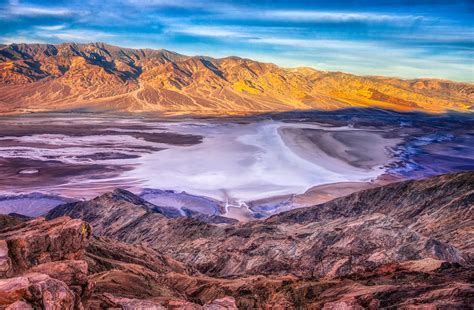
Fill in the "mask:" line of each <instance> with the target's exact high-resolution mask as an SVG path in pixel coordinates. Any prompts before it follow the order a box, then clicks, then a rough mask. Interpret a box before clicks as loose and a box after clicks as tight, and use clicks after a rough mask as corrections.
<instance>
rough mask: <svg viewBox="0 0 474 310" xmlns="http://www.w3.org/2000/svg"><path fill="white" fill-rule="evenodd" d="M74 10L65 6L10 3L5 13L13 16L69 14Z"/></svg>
mask: <svg viewBox="0 0 474 310" xmlns="http://www.w3.org/2000/svg"><path fill="white" fill-rule="evenodd" d="M74 13H75V12H74V11H72V10H70V9H66V8H45V7H38V6H23V5H11V6H10V7H8V10H7V14H8V15H13V16H71V15H73V14H74Z"/></svg>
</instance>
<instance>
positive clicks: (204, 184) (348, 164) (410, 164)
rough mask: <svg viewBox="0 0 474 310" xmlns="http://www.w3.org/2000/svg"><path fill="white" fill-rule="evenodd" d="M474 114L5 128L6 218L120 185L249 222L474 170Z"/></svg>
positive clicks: (69, 119) (0, 168)
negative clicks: (396, 183)
mask: <svg viewBox="0 0 474 310" xmlns="http://www.w3.org/2000/svg"><path fill="white" fill-rule="evenodd" d="M473 124H474V123H473V116H472V115H470V114H455V113H454V114H447V115H443V116H437V115H428V114H422V113H396V112H389V111H384V110H377V109H349V110H342V111H333V112H295V113H291V112H289V113H282V114H268V115H261V116H253V117H246V118H245V117H244V118H179V119H163V118H159V117H156V116H153V115H142V116H137V115H133V116H130V115H124V114H122V115H108V114H80V113H78V114H71V113H69V114H36V115H34V116H31V115H30V116H28V115H24V116H10V117H3V118H2V119H0V127H1V128H2V130H1V132H0V172H1V174H2V175H3V176H5V177H4V178H2V179H1V180H0V213H4V214H8V213H12V212H14V213H19V214H23V215H27V216H38V215H42V214H44V213H46V212H47V211H49V210H50V209H51V208H53V207H54V206H56V205H58V204H62V203H65V202H71V201H75V200H83V199H91V198H93V197H95V196H98V195H100V194H102V193H104V192H107V191H111V190H113V189H115V188H118V187H120V188H124V189H128V190H130V191H132V192H134V193H136V194H139V195H140V196H141V197H142V198H144V199H145V200H147V201H150V202H151V203H155V204H159V205H166V206H169V207H173V208H176V209H177V210H178V211H180V212H183V210H182V208H187V207H189V206H192V207H191V208H192V209H193V210H194V211H197V212H201V213H204V214H207V215H224V216H228V217H233V218H236V219H239V220H244V221H245V220H249V219H253V218H265V217H268V216H269V215H272V214H274V213H278V212H281V211H285V210H288V209H291V208H295V207H302V206H308V205H312V204H315V203H320V202H325V201H328V200H330V199H332V198H335V197H337V196H343V195H346V194H349V193H351V192H354V191H357V190H360V189H365V188H370V187H374V186H378V185H383V184H387V183H390V182H394V181H398V180H404V179H407V178H416V179H419V178H424V177H428V176H433V175H438V174H442V173H448V172H456V171H463V170H472V169H473V168H474V155H473V154H474V127H473Z"/></svg>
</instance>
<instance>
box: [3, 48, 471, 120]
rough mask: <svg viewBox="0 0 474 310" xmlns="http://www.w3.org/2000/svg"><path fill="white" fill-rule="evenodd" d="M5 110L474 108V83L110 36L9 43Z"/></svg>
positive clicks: (239, 111) (221, 112)
mask: <svg viewBox="0 0 474 310" xmlns="http://www.w3.org/2000/svg"><path fill="white" fill-rule="evenodd" d="M0 94H1V95H0V113H18V112H28V111H33V112H34V111H51V110H70V109H83V108H87V109H96V110H106V111H109V110H113V111H133V112H143V111H156V112H166V113H170V114H218V115H225V114H249V113H258V112H274V111H288V110H297V109H301V110H304V109H323V110H331V109H340V108H348V107H372V106H373V107H382V108H387V109H396V110H403V111H413V110H419V111H427V112H444V111H447V110H458V111H472V107H473V103H474V97H473V96H474V88H473V85H472V84H469V83H455V82H451V81H444V80H434V79H417V80H400V79H396V78H384V77H361V76H355V75H351V74H346V73H340V72H325V71H318V70H314V69H311V68H296V69H284V68H280V67H278V66H276V65H274V64H268V63H260V62H256V61H252V60H249V59H241V58H238V57H227V58H222V59H213V58H210V57H201V56H196V57H189V56H185V55H180V54H177V53H174V52H170V51H166V50H151V49H143V50H142V49H129V48H120V47H116V46H111V45H108V44H104V43H93V44H76V43H64V44H59V45H47V44H11V45H1V46H0Z"/></svg>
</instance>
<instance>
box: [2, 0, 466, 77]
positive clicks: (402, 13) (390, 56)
mask: <svg viewBox="0 0 474 310" xmlns="http://www.w3.org/2000/svg"><path fill="white" fill-rule="evenodd" d="M0 29H1V31H0V43H3V44H10V43H61V42H82V43H89V42H99V41H100V42H107V43H109V44H113V45H118V46H122V47H132V48H165V49H168V50H172V51H176V52H178V53H181V54H186V55H206V56H212V57H226V56H240V57H245V58H251V59H254V60H259V61H264V62H273V63H275V64H277V65H280V66H283V67H301V66H305V67H313V68H316V69H319V70H328V71H344V72H350V73H354V74H359V75H388V76H398V77H403V78H418V77H432V78H445V79H451V80H457V81H468V82H474V1H473V0H465V1H457V0H450V1H444V0H439V1H436V0H435V1H424V0H420V1H416V0H411V1H406V0H388V1H385V0H380V1H376V0H371V1H368V0H359V1H354V0H352V1H350V0H344V1H335V0H333V1H330V0H326V1H319V0H313V1H300V0H291V1H278V0H273V1H262V0H254V1H247V0H241V1H211V0H148V1H139V0H121V1H108V0H73V1H48V0H43V1H23V0H10V1H6V0H0Z"/></svg>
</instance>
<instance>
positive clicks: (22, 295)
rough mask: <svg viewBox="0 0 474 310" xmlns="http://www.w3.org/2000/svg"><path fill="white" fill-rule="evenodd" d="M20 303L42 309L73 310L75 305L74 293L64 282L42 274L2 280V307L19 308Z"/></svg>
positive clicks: (0, 292) (0, 294) (0, 282)
mask: <svg viewBox="0 0 474 310" xmlns="http://www.w3.org/2000/svg"><path fill="white" fill-rule="evenodd" d="M18 301H26V302H27V303H29V304H31V305H32V306H33V307H39V308H41V309H73V308H74V305H75V297H74V293H73V292H72V291H71V290H70V289H69V288H68V287H67V285H66V284H65V283H64V282H61V281H59V280H56V279H52V278H50V277H49V276H47V275H44V274H40V273H28V274H25V275H23V276H21V277H16V278H10V279H4V280H0V306H9V305H11V306H12V307H17V306H19V304H18ZM12 304H13V305H12Z"/></svg>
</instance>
